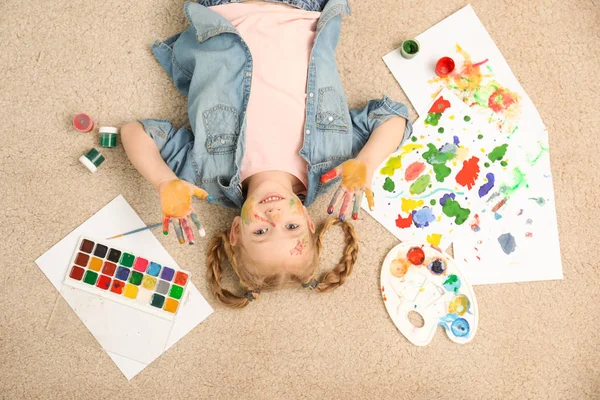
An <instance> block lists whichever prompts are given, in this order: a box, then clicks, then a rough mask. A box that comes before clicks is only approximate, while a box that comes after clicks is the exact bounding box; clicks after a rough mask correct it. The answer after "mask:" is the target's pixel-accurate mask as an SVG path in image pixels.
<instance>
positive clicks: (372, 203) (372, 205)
mask: <svg viewBox="0 0 600 400" xmlns="http://www.w3.org/2000/svg"><path fill="white" fill-rule="evenodd" d="M363 191H364V192H365V195H366V196H367V204H368V205H369V210H371V211H373V209H374V208H375V198H374V197H373V192H372V191H371V189H369V188H363Z"/></svg>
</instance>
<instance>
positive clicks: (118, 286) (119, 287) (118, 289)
mask: <svg viewBox="0 0 600 400" xmlns="http://www.w3.org/2000/svg"><path fill="white" fill-rule="evenodd" d="M123 286H125V284H124V283H123V282H121V281H118V280H116V279H115V280H114V281H113V283H112V286H111V287H110V291H111V292H113V293H116V294H121V293H123Z"/></svg>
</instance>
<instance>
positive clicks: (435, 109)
mask: <svg viewBox="0 0 600 400" xmlns="http://www.w3.org/2000/svg"><path fill="white" fill-rule="evenodd" d="M450 106H451V104H450V102H449V101H448V100H446V99H444V96H440V97H439V98H438V99H437V100H436V101H435V103H433V104H432V106H431V108H430V109H429V111H428V113H440V114H442V113H443V112H444V111H446V108H450Z"/></svg>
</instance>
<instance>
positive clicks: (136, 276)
mask: <svg viewBox="0 0 600 400" xmlns="http://www.w3.org/2000/svg"><path fill="white" fill-rule="evenodd" d="M143 277H144V274H141V273H139V272H137V271H133V272H132V273H131V278H129V283H131V284H133V285H136V286H140V283H142V278H143Z"/></svg>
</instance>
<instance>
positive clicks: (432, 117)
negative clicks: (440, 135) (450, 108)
mask: <svg viewBox="0 0 600 400" xmlns="http://www.w3.org/2000/svg"><path fill="white" fill-rule="evenodd" d="M441 117H442V113H428V114H427V117H425V125H431V126H437V125H438V123H439V121H440V118H441Z"/></svg>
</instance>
